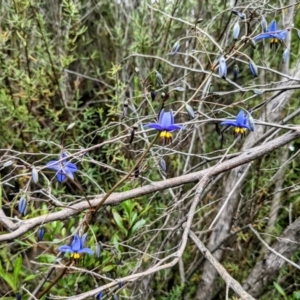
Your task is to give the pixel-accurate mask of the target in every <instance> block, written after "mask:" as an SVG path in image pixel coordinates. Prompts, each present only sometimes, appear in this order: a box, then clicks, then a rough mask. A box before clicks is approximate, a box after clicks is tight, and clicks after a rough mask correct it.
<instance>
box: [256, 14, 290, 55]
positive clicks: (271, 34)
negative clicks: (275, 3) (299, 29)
mask: <svg viewBox="0 0 300 300" xmlns="http://www.w3.org/2000/svg"><path fill="white" fill-rule="evenodd" d="M288 31H289V30H288V29H284V30H277V23H276V21H275V20H273V21H272V22H271V24H270V25H269V27H268V28H267V31H266V32H263V33H260V34H258V35H257V36H256V37H254V41H255V42H259V41H261V40H263V39H270V48H271V49H276V48H277V46H278V42H279V41H283V40H285V38H286V36H287V34H288Z"/></svg>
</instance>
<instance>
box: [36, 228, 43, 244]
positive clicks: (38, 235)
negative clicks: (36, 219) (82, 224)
mask: <svg viewBox="0 0 300 300" xmlns="http://www.w3.org/2000/svg"><path fill="white" fill-rule="evenodd" d="M44 234H45V228H44V226H40V227H39V229H38V231H37V241H38V242H40V241H41V240H42V239H43V237H44Z"/></svg>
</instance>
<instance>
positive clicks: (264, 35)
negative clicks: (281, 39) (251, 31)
mask: <svg viewBox="0 0 300 300" xmlns="http://www.w3.org/2000/svg"><path fill="white" fill-rule="evenodd" d="M271 37H272V36H271V35H270V34H269V33H268V32H265V33H261V34H258V35H257V36H256V37H254V38H253V39H254V41H255V42H259V41H261V40H263V39H269V38H271Z"/></svg>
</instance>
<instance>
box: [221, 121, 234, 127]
mask: <svg viewBox="0 0 300 300" xmlns="http://www.w3.org/2000/svg"><path fill="white" fill-rule="evenodd" d="M221 125H228V126H237V124H236V121H234V120H228V121H224V122H222V123H221Z"/></svg>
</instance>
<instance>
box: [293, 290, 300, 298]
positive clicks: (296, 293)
mask: <svg viewBox="0 0 300 300" xmlns="http://www.w3.org/2000/svg"><path fill="white" fill-rule="evenodd" d="M299 299H300V291H294V292H293V300H299Z"/></svg>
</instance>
